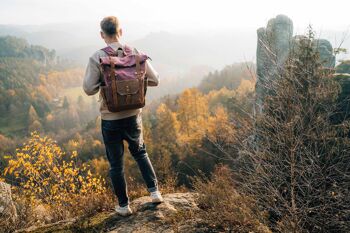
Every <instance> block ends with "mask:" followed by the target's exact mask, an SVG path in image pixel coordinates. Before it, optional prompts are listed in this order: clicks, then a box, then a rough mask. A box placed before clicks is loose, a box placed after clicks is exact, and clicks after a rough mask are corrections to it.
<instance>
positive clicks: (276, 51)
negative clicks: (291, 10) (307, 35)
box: [256, 15, 293, 111]
mask: <svg viewBox="0 0 350 233" xmlns="http://www.w3.org/2000/svg"><path fill="white" fill-rule="evenodd" d="M257 34H258V44H257V51H256V67H257V76H258V80H257V83H256V95H257V105H258V108H259V111H260V110H261V104H262V103H261V101H262V99H263V97H264V95H265V94H266V88H265V86H266V85H268V84H269V82H273V80H274V79H275V78H277V76H278V71H279V69H282V68H283V64H284V62H285V61H286V59H287V57H288V54H289V51H290V49H291V47H292V44H293V22H292V20H291V19H289V18H288V17H287V16H285V15H278V16H276V18H272V19H270V20H269V21H268V23H267V26H266V28H264V27H262V28H259V29H258V30H257Z"/></svg>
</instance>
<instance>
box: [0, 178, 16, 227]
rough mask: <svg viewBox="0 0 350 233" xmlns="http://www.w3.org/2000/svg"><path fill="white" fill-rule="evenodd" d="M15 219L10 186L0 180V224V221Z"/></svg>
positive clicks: (12, 220)
mask: <svg viewBox="0 0 350 233" xmlns="http://www.w3.org/2000/svg"><path fill="white" fill-rule="evenodd" d="M16 219H17V211H16V207H15V205H14V203H13V200H12V196H11V186H10V185H9V184H6V183H4V182H0V225H1V222H5V221H6V222H8V221H10V222H15V221H16Z"/></svg>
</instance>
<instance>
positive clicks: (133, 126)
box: [83, 16, 163, 216]
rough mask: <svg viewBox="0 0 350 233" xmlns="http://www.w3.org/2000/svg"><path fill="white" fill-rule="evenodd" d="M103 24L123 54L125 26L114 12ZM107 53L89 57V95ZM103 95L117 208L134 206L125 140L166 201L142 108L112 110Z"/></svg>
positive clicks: (149, 71)
mask: <svg viewBox="0 0 350 233" xmlns="http://www.w3.org/2000/svg"><path fill="white" fill-rule="evenodd" d="M100 26H101V32H100V34H101V37H102V39H103V40H104V41H105V43H106V44H107V45H108V46H110V47H111V48H113V50H114V51H116V52H117V54H118V56H123V51H120V49H121V50H122V49H124V46H123V44H122V43H121V42H120V37H121V36H122V29H121V28H120V25H119V21H118V19H117V18H116V17H114V16H109V17H106V18H104V19H103V20H102V21H101V23H100ZM118 49H119V50H118ZM133 50H134V51H133V52H134V53H138V51H137V50H136V49H133ZM118 52H121V53H118ZM106 56H108V55H107V54H106V53H105V52H104V51H103V50H98V51H97V52H95V53H94V54H93V55H92V56H91V57H90V59H89V63H88V65H87V68H86V73H85V77H84V82H83V87H84V91H85V93H86V94H87V95H94V94H96V93H97V92H98V91H99V89H100V85H101V78H100V77H101V76H102V74H101V71H100V64H99V62H100V57H106ZM145 66H146V77H147V79H148V86H157V85H158V83H159V75H158V73H157V72H156V71H155V70H154V69H153V67H152V65H151V64H150V62H149V61H148V60H146V64H145ZM100 99H101V106H100V112H101V119H102V122H101V129H102V135H103V141H104V144H105V147H106V154H107V158H108V161H109V164H110V171H109V175H110V177H111V180H112V184H113V189H114V192H115V194H116V195H117V197H118V202H119V203H118V204H119V206H118V205H117V206H116V212H117V213H118V214H120V215H123V216H127V215H130V214H132V210H131V209H130V206H129V198H128V194H127V184H126V181H125V177H124V164H123V157H124V145H123V141H124V140H125V141H127V143H128V145H129V151H130V153H131V155H132V156H133V158H134V159H135V160H136V162H137V164H138V166H139V168H140V170H141V174H142V177H143V179H144V181H145V183H146V186H147V190H148V191H149V192H150V194H151V198H152V202H155V203H160V202H163V198H162V196H161V193H160V191H159V190H158V181H157V177H156V174H155V172H154V169H153V166H152V164H151V161H150V159H149V157H148V154H147V152H146V147H145V144H144V141H143V136H142V119H141V108H138V109H132V110H125V111H120V112H110V111H108V109H107V106H106V104H105V103H104V101H103V98H101V96H100Z"/></svg>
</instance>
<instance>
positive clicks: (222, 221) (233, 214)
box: [193, 165, 271, 233]
mask: <svg viewBox="0 0 350 233" xmlns="http://www.w3.org/2000/svg"><path fill="white" fill-rule="evenodd" d="M232 177H233V173H232V171H231V170H230V169H229V168H228V167H227V166H222V165H218V166H217V167H216V168H215V170H214V172H213V174H212V178H211V179H201V178H199V177H195V178H194V179H193V186H194V189H195V191H196V192H198V193H199V194H200V196H199V198H198V207H199V208H200V211H198V212H197V213H195V215H194V216H195V217H196V218H197V219H198V218H199V219H202V220H204V222H205V223H206V225H207V226H208V227H209V228H210V229H211V230H212V231H211V232H223V231H225V232H247V233H248V232H257V233H267V232H271V231H270V230H269V228H268V227H266V226H265V225H264V222H265V217H264V213H262V212H261V211H260V210H259V209H258V207H257V205H256V203H255V201H254V199H252V198H251V197H248V196H243V195H241V194H239V193H238V192H237V191H236V189H235V187H234V181H233V178H232Z"/></svg>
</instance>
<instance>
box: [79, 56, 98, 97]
mask: <svg viewBox="0 0 350 233" xmlns="http://www.w3.org/2000/svg"><path fill="white" fill-rule="evenodd" d="M83 88H84V91H85V93H86V94H87V95H94V94H96V93H97V92H98V91H99V89H100V69H99V64H98V63H97V62H96V61H95V59H94V58H93V57H90V59H89V63H88V65H87V67H86V71H85V76H84V81H83Z"/></svg>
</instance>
